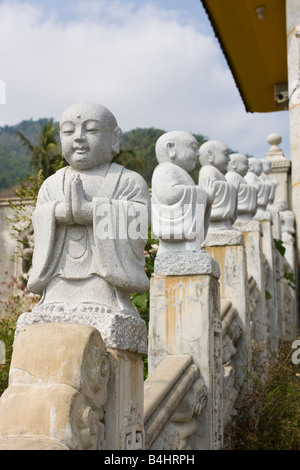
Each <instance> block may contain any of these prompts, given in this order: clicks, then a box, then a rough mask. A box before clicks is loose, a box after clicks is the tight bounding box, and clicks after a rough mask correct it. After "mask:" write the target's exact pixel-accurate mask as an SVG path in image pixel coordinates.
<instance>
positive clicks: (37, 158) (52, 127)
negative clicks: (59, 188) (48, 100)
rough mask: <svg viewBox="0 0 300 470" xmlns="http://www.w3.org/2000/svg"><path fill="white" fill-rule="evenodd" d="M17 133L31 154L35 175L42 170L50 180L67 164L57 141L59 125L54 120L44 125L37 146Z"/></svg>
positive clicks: (44, 175) (20, 133)
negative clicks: (50, 177)
mask: <svg viewBox="0 0 300 470" xmlns="http://www.w3.org/2000/svg"><path fill="white" fill-rule="evenodd" d="M15 132H16V134H17V135H18V136H19V137H20V139H21V141H22V143H23V144H24V145H26V146H27V148H28V150H29V152H30V155H31V166H32V169H33V171H34V173H38V172H39V171H40V170H41V171H42V173H43V177H44V178H48V177H49V176H51V175H52V174H53V173H55V172H56V171H57V170H58V169H59V168H62V167H63V166H65V165H66V164H67V162H66V161H65V160H64V158H63V156H62V153H61V149H60V145H59V144H58V141H57V139H58V124H54V122H53V119H50V120H49V121H48V122H47V123H46V124H44V125H43V127H42V130H41V134H40V137H39V140H38V143H37V145H34V144H33V143H32V142H31V141H30V140H29V139H28V138H27V137H26V136H25V135H24V134H22V132H20V131H15Z"/></svg>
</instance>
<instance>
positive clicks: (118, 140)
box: [112, 127, 123, 155]
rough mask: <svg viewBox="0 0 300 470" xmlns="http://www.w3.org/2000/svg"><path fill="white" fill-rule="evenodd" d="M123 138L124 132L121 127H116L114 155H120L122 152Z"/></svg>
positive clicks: (113, 145) (114, 132)
mask: <svg viewBox="0 0 300 470" xmlns="http://www.w3.org/2000/svg"><path fill="white" fill-rule="evenodd" d="M122 137H123V132H122V130H121V129H120V127H116V128H115V129H114V131H113V140H112V152H113V155H118V153H119V152H120V144H121V140H122Z"/></svg>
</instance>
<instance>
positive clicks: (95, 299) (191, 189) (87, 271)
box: [28, 103, 276, 321]
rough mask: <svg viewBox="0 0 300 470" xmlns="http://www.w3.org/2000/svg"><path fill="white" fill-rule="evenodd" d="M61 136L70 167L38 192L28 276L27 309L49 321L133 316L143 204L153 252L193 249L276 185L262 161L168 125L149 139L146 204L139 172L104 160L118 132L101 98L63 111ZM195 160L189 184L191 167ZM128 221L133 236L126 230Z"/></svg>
mask: <svg viewBox="0 0 300 470" xmlns="http://www.w3.org/2000/svg"><path fill="white" fill-rule="evenodd" d="M60 138H61V144H62V153H63V156H64V158H65V159H66V161H67V162H68V163H69V166H67V167H64V168H62V169H61V170H59V171H57V172H56V173H55V174H54V175H53V176H51V177H49V178H48V179H47V180H46V181H45V182H44V183H43V185H42V187H41V189H40V192H39V195H38V200H37V206H36V209H35V211H34V214H33V227H34V245H35V246H34V254H33V265H32V269H31V273H30V276H29V281H28V288H29V289H30V290H31V291H32V292H34V293H36V294H40V295H41V300H40V302H39V304H38V305H37V306H36V307H35V309H34V312H35V313H36V314H38V315H42V316H43V315H46V318H47V319H49V314H53V315H54V314H55V315H56V316H58V317H59V315H61V319H62V320H63V321H64V320H65V318H66V316H65V314H66V313H68V312H69V313H70V312H72V315H75V313H76V314H77V313H78V314H79V315H80V314H81V313H82V312H83V313H86V312H88V313H90V314H91V315H93V314H97V313H101V312H102V313H103V312H104V313H106V314H110V313H111V312H115V313H117V314H119V313H121V314H127V315H136V312H135V310H134V309H133V307H132V305H131V301H130V294H131V293H132V292H143V291H145V290H147V289H148V288H149V280H148V278H147V276H146V274H145V270H144V262H145V259H144V246H145V243H146V239H147V231H148V227H149V224H150V212H151V206H152V230H153V232H154V234H155V235H156V236H157V237H158V238H159V239H160V245H159V251H160V252H164V251H166V252H170V251H171V252H176V251H181V252H182V251H188V252H191V251H195V250H196V251H197V250H201V247H202V245H203V242H204V240H205V238H206V236H207V233H208V230H220V229H221V230H235V229H234V228H233V224H234V223H235V221H236V220H237V219H238V218H241V219H247V218H251V217H253V216H254V214H255V213H256V211H259V210H265V209H266V207H267V205H268V204H272V202H273V199H274V191H275V187H276V183H274V182H273V181H271V180H269V179H268V178H267V176H266V174H267V173H268V171H269V169H268V166H267V162H266V161H265V160H257V159H255V158H251V159H248V158H246V157H245V156H243V155H240V154H233V155H230V156H229V149H228V148H227V146H226V145H224V144H223V143H221V142H218V141H208V142H206V143H204V144H203V145H201V147H200V149H199V145H198V142H197V140H196V139H195V138H194V137H193V136H192V135H191V134H189V133H187V132H183V131H174V132H167V133H165V134H163V135H162V136H161V137H160V138H159V139H158V141H157V143H156V156H157V160H158V163H159V164H158V166H157V167H156V168H155V170H154V173H153V178H152V203H151V204H150V196H149V190H148V188H147V185H146V183H145V181H144V180H143V178H142V177H141V176H140V175H138V174H137V173H135V172H133V171H129V170H127V169H125V168H123V167H122V166H120V165H117V164H115V163H112V160H113V157H114V155H115V154H117V153H118V152H119V146H120V141H121V138H122V131H121V129H120V128H119V126H118V124H117V121H116V119H115V117H114V116H113V114H112V113H111V112H110V111H109V110H108V109H107V108H105V107H104V106H102V105H99V104H95V103H80V104H76V105H73V106H71V107H69V108H68V109H67V110H66V111H65V112H64V113H63V116H62V118H61V122H60ZM198 159H199V160H200V163H201V170H200V173H199V182H198V184H195V183H194V181H193V179H192V177H191V176H190V174H189V173H190V172H191V171H192V170H193V169H194V168H195V166H196V163H197V160H198ZM142 226H143V227H144V230H142V228H141V227H142ZM132 227H134V228H135V230H134V231H133V232H134V234H135V235H136V234H137V232H138V235H139V236H134V237H133V236H132ZM145 228H146V230H145Z"/></svg>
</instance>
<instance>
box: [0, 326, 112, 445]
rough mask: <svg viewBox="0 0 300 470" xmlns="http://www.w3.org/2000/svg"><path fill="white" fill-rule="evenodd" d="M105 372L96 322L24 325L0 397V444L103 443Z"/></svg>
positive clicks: (103, 346) (105, 355) (103, 349)
mask: <svg viewBox="0 0 300 470" xmlns="http://www.w3.org/2000/svg"><path fill="white" fill-rule="evenodd" d="M108 377H109V363H108V359H107V354H106V350H105V345H104V343H103V341H102V338H101V336H100V334H99V332H98V331H97V330H96V329H95V328H92V327H90V326H84V325H68V324H47V323H44V324H39V325H31V326H29V327H27V328H25V329H24V330H22V331H21V332H20V334H19V336H18V338H17V340H16V341H15V345H14V352H13V357H12V362H11V368H10V376H9V387H8V388H7V390H5V392H4V393H3V394H2V396H1V399H0V449H2V450H4V449H7V450H9V449H15V450H58V449H59V450H63V449H64V450H69V449H71V450H72V449H73V450H85V449H86V450H88V449H89V450H97V449H105V448H106V442H105V424H104V403H105V401H106V396H107V382H108Z"/></svg>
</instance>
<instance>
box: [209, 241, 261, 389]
mask: <svg viewBox="0 0 300 470" xmlns="http://www.w3.org/2000/svg"><path fill="white" fill-rule="evenodd" d="M240 235H241V236H242V234H240ZM239 240H240V239H239ZM206 250H207V251H208V253H209V254H210V256H212V257H213V258H214V259H215V260H216V261H217V262H218V264H219V266H220V271H221V276H220V295H221V304H223V303H224V304H225V303H228V302H230V303H231V305H232V307H233V308H234V309H235V310H236V316H235V318H234V319H233V320H232V322H231V325H230V328H228V329H230V334H229V333H228V338H227V337H226V336H225V338H226V340H225V341H224V339H225V338H224V332H223V344H227V343H228V344H229V345H231V346H230V347H231V348H232V352H231V353H230V351H228V352H227V354H226V356H228V357H229V358H230V360H232V362H233V366H234V375H235V386H236V387H237V389H238V390H242V389H243V390H244V391H245V392H246V390H247V388H248V379H249V376H250V374H249V372H250V371H251V362H252V361H251V336H250V315H249V309H248V305H249V302H248V294H249V292H248V273H247V260H246V253H245V249H244V239H243V236H242V240H240V243H239V244H237V245H228V244H226V245H221V244H219V245H216V246H207V247H206ZM222 314H223V312H222V311H221V316H222ZM228 349H230V348H229V346H228ZM231 356H232V357H231Z"/></svg>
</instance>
